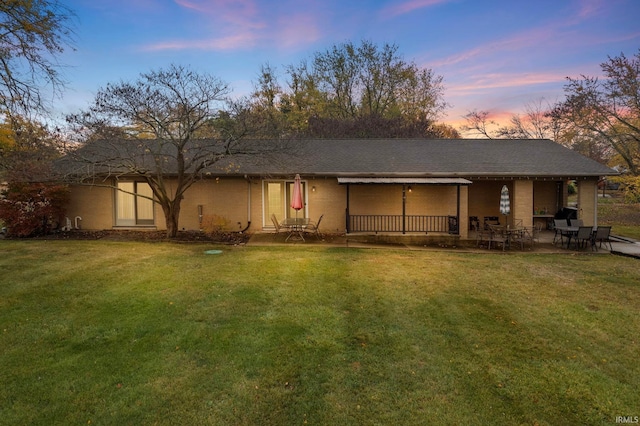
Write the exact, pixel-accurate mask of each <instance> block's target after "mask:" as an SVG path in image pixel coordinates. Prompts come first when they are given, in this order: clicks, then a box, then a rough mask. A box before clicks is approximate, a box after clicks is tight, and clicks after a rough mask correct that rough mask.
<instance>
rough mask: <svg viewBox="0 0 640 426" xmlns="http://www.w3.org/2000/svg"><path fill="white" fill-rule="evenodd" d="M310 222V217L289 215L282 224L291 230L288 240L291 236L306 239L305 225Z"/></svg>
mask: <svg viewBox="0 0 640 426" xmlns="http://www.w3.org/2000/svg"><path fill="white" fill-rule="evenodd" d="M308 224H309V218H308V217H288V218H286V219H285V220H284V221H283V222H282V223H281V226H282V227H283V228H287V229H288V230H289V235H287V238H286V239H285V242H286V241H289V238H292V237H294V238H295V239H300V240H302V241H304V236H303V234H304V227H305V226H307V225H308Z"/></svg>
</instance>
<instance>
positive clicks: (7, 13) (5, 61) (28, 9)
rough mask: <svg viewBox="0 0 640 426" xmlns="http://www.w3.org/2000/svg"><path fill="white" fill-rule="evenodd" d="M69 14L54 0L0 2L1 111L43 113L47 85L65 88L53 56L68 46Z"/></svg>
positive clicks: (45, 103) (69, 32)
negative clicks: (44, 88)
mask: <svg viewBox="0 0 640 426" xmlns="http://www.w3.org/2000/svg"><path fill="white" fill-rule="evenodd" d="M72 17H73V14H72V12H71V11H70V10H69V9H68V8H67V7H66V6H65V5H63V4H62V3H61V2H59V1H57V0H9V1H1V2H0V108H1V109H2V110H3V111H2V112H4V113H8V114H23V115H26V114H28V113H30V112H31V111H38V112H42V111H45V110H46V109H47V106H48V105H47V102H46V101H45V98H44V97H43V94H42V89H43V87H44V86H46V85H50V86H51V87H52V88H53V92H54V94H55V93H57V92H58V89H59V88H61V87H62V86H63V85H64V82H63V79H62V78H61V76H60V72H59V71H60V64H58V63H57V61H56V56H58V55H59V54H61V53H62V52H63V51H64V50H65V49H66V48H68V47H70V45H71V36H72V26H71V19H72Z"/></svg>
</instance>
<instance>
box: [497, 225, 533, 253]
mask: <svg viewBox="0 0 640 426" xmlns="http://www.w3.org/2000/svg"><path fill="white" fill-rule="evenodd" d="M489 228H490V229H491V232H494V233H497V234H499V235H502V236H503V237H504V244H505V245H506V247H507V248H509V249H511V243H512V242H513V241H514V239H516V238H522V234H523V233H524V232H525V230H526V229H525V228H524V227H522V226H515V227H510V226H497V225H489Z"/></svg>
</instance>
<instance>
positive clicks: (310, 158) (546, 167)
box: [237, 139, 617, 178]
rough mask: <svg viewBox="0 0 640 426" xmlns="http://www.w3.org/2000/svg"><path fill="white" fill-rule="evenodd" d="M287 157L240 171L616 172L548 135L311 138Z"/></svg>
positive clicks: (444, 174)
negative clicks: (530, 137) (525, 137)
mask: <svg viewBox="0 0 640 426" xmlns="http://www.w3.org/2000/svg"><path fill="white" fill-rule="evenodd" d="M293 146H294V147H295V148H294V152H295V154H293V155H292V156H291V157H292V158H291V159H290V160H289V161H285V162H283V163H282V164H275V165H273V166H268V167H266V168H265V166H264V165H262V166H259V167H258V166H252V165H247V166H241V167H240V168H239V169H238V170H237V171H238V172H239V173H245V174H258V175H259V174H264V173H265V172H268V173H271V174H292V173H300V174H304V175H306V176H313V175H317V176H372V177H373V176H385V177H410V176H411V177H452V176H459V177H543V176H544V177H567V178H571V177H579V176H580V177H584V176H606V175H614V174H617V172H616V171H615V170H613V169H610V168H609V167H606V166H604V165H602V164H600V163H598V162H596V161H594V160H591V159H590V158H587V157H585V156H583V155H581V154H579V153H577V152H575V151H572V150H570V149H567V148H565V147H563V146H562V145H560V144H558V143H556V142H553V141H551V140H547V139H543V140H541V139H535V140H522V139H518V140H513V139H491V140H489V139H312V140H302V141H296V142H295V144H294V145H293Z"/></svg>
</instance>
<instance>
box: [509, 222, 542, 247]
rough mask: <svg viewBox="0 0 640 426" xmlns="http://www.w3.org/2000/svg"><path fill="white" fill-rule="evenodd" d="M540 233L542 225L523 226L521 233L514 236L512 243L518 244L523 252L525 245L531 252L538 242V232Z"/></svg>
mask: <svg viewBox="0 0 640 426" xmlns="http://www.w3.org/2000/svg"><path fill="white" fill-rule="evenodd" d="M541 231H542V223H538V224H536V226H525V227H524V228H523V229H522V232H519V233H516V234H515V235H514V238H513V241H514V242H516V243H519V244H520V248H521V249H523V250H524V247H525V246H526V245H529V246H530V247H531V249H532V250H533V247H534V246H535V245H536V243H539V242H540V232H541Z"/></svg>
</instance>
